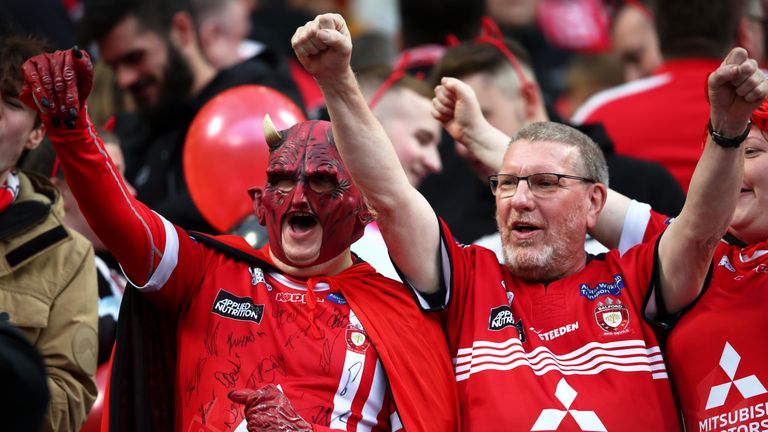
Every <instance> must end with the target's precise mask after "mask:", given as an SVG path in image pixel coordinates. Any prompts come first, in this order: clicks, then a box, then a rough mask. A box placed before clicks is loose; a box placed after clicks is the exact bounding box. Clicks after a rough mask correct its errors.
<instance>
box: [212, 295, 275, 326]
mask: <svg viewBox="0 0 768 432" xmlns="http://www.w3.org/2000/svg"><path fill="white" fill-rule="evenodd" d="M211 312H213V313H215V314H216V315H221V316H223V317H225V318H230V319H234V320H238V321H253V322H255V323H256V324H261V318H262V317H263V316H264V305H263V304H253V299H251V298H250V297H238V296H236V295H234V294H232V293H229V292H227V291H224V290H223V289H220V290H219V293H218V294H216V300H214V301H213V309H211Z"/></svg>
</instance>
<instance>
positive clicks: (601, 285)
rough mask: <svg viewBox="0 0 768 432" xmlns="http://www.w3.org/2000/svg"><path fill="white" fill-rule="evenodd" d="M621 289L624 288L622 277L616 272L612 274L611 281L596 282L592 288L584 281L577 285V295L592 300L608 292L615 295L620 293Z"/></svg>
mask: <svg viewBox="0 0 768 432" xmlns="http://www.w3.org/2000/svg"><path fill="white" fill-rule="evenodd" d="M622 289H624V279H623V278H622V277H621V275H619V274H617V275H613V282H598V284H597V285H595V287H594V288H591V287H590V286H589V285H588V284H585V283H584V284H581V285H579V295H581V296H582V297H586V298H587V299H589V300H594V299H596V298H598V297H602V296H604V295H609V294H610V295H613V296H617V295H619V294H621V290H622Z"/></svg>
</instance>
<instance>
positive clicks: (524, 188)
mask: <svg viewBox="0 0 768 432" xmlns="http://www.w3.org/2000/svg"><path fill="white" fill-rule="evenodd" d="M501 199H504V200H506V201H509V203H510V204H511V205H512V207H514V208H516V209H531V208H533V207H534V202H535V201H534V199H533V193H532V192H531V189H530V188H529V187H528V182H527V181H525V180H520V181H519V182H518V183H517V189H516V190H515V192H514V193H512V194H507V195H504V196H502V197H501Z"/></svg>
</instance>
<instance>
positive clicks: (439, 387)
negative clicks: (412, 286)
mask: <svg viewBox="0 0 768 432" xmlns="http://www.w3.org/2000/svg"><path fill="white" fill-rule="evenodd" d="M23 73H24V76H25V80H26V87H25V92H24V93H23V95H22V98H23V100H24V101H25V103H27V104H28V105H30V106H35V107H37V109H39V111H40V114H41V117H42V119H43V122H44V123H45V124H46V126H47V127H49V128H50V129H49V130H50V132H49V134H50V136H51V141H52V142H53V145H54V147H55V148H56V150H57V152H58V154H59V157H60V159H61V166H62V168H63V171H64V174H65V178H66V180H67V182H68V184H69V185H70V188H71V189H72V192H73V194H74V196H75V198H76V199H77V201H78V203H79V205H80V206H81V208H82V210H83V213H84V215H85V216H86V218H87V219H88V221H89V223H90V224H91V226H92V228H93V229H94V231H95V232H96V234H97V235H98V236H99V237H100V238H101V239H102V241H103V242H104V244H105V245H106V246H107V247H108V248H109V249H110V250H111V251H112V253H113V254H114V255H115V257H116V258H117V259H118V261H120V263H121V266H122V268H123V270H124V272H125V274H126V276H127V277H128V279H129V280H130V281H131V285H132V286H133V288H130V289H128V290H127V291H126V294H125V298H124V300H123V306H122V308H121V312H120V315H121V325H120V327H121V328H120V329H119V330H118V336H117V345H116V347H115V351H114V354H113V367H112V376H111V379H110V383H109V386H110V389H109V401H108V402H107V403H106V404H105V405H106V406H107V410H106V412H105V417H106V420H105V421H104V422H103V423H102V428H103V429H104V430H164V431H165V430H185V431H186V430H190V429H192V428H194V429H195V430H210V431H213V430H235V429H239V428H241V427H246V425H247V428H248V429H249V430H254V429H260V430H278V429H279V430H302V431H304V430H317V431H323V430H358V429H368V430H375V431H385V430H401V429H407V430H409V431H426V430H429V431H453V430H457V429H458V424H459V420H458V397H457V393H456V389H455V385H454V383H453V375H452V366H451V363H450V357H449V355H448V349H447V344H446V342H445V339H444V337H443V336H442V330H441V327H440V324H439V322H438V320H437V319H432V318H426V317H424V316H423V315H421V313H420V312H419V310H418V308H417V307H416V305H415V304H413V300H412V298H411V296H410V294H409V293H408V292H407V291H406V290H405V289H404V287H403V286H402V285H401V284H399V283H397V282H394V281H392V280H390V279H386V278H384V277H382V276H380V275H378V274H376V273H375V271H374V270H373V268H372V267H370V266H369V265H368V264H367V263H365V262H363V261H360V260H358V259H357V257H356V256H354V255H353V254H351V253H350V250H349V247H350V245H351V244H352V243H353V242H354V241H355V240H357V239H358V238H360V236H361V235H362V232H363V228H364V227H365V224H366V223H368V222H369V221H370V220H371V214H370V213H369V211H368V209H367V207H366V205H365V203H364V200H363V197H362V194H361V193H360V191H359V190H358V189H357V187H356V186H355V185H354V184H353V183H352V182H351V180H350V177H349V175H348V173H347V172H346V168H345V167H344V165H343V164H342V163H341V159H340V158H339V155H338V152H337V150H336V147H335V144H334V139H333V133H332V130H331V125H330V123H328V122H319V121H311V122H302V123H299V124H297V125H294V126H293V127H291V128H289V129H287V130H284V131H277V130H275V129H274V127H273V126H272V125H271V121H269V120H268V119H265V125H264V127H265V136H266V137H267V142H268V144H269V147H270V158H269V163H268V167H267V183H266V185H264V186H263V187H255V188H252V189H251V190H250V193H251V197H252V199H253V205H254V210H255V212H256V215H257V217H258V219H259V221H260V222H261V223H262V224H264V225H265V226H266V227H267V231H268V233H269V238H270V242H269V244H268V245H267V246H265V247H264V248H263V249H260V250H253V249H252V248H251V247H250V246H249V245H248V244H247V243H246V242H245V240H243V239H240V238H233V237H226V236H223V237H208V236H206V235H202V234H197V233H187V232H185V231H184V230H183V229H182V228H180V227H177V226H174V225H172V224H171V223H169V222H168V221H167V220H166V219H164V218H163V217H162V216H161V215H158V214H156V213H154V212H152V211H151V210H149V209H148V208H147V207H146V206H144V205H143V204H142V203H140V202H139V201H137V200H135V199H134V198H133V197H131V195H130V194H129V193H127V189H126V187H125V184H124V183H123V181H122V178H121V176H119V175H118V172H117V170H116V169H115V167H114V164H113V163H112V161H111V160H110V159H109V156H108V155H107V154H106V152H105V151H104V148H103V143H102V141H101V139H100V138H99V137H98V135H97V134H96V132H95V129H94V127H93V125H92V124H91V123H90V120H89V118H88V113H87V109H86V103H85V99H86V98H87V96H88V94H89V92H90V88H91V83H92V77H93V69H92V65H91V63H90V60H89V58H88V55H87V54H86V53H84V52H82V51H80V50H79V49H77V48H74V49H72V50H68V51H57V52H55V53H52V54H45V55H40V56H36V57H33V58H31V59H29V60H28V61H27V62H26V63H25V65H24V68H23ZM47 81H50V82H63V83H64V84H65V85H64V86H63V88H60V89H59V90H56V89H55V88H51V87H50V86H49V87H46V86H45V83H46V82H47ZM57 123H58V124H57ZM212 163H215V161H212ZM211 181H216V179H211ZM124 324H125V325H124ZM241 404H244V405H245V406H246V407H245V410H243V409H242V406H241ZM282 428H285V429H282Z"/></svg>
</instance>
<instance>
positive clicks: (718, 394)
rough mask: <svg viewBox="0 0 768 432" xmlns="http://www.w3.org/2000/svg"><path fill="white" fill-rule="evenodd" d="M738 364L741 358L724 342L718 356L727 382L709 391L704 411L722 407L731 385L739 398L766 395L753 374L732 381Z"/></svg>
mask: <svg viewBox="0 0 768 432" xmlns="http://www.w3.org/2000/svg"><path fill="white" fill-rule="evenodd" d="M740 362H741V356H740V355H739V353H737V352H736V350H735V349H733V347H732V346H731V344H730V343H728V342H726V343H725V347H724V348H723V354H722V355H721V356H720V368H721V369H722V370H723V372H725V374H726V375H728V378H729V381H728V382H727V383H725V384H719V385H716V386H714V387H712V389H710V391H709V397H708V398H707V405H706V407H705V408H704V409H712V408H717V407H719V406H723V404H725V399H726V398H727V397H728V392H730V390H731V385H734V386H736V390H738V391H739V393H741V396H742V397H743V398H744V399H747V398H751V397H752V396H757V395H761V394H763V393H766V390H765V387H764V386H763V384H762V383H761V382H760V381H759V380H758V379H757V377H756V376H755V375H754V374H753V375H749V376H747V377H744V378H739V379H737V380H734V377H735V376H736V369H738V367H739V363H740Z"/></svg>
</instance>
